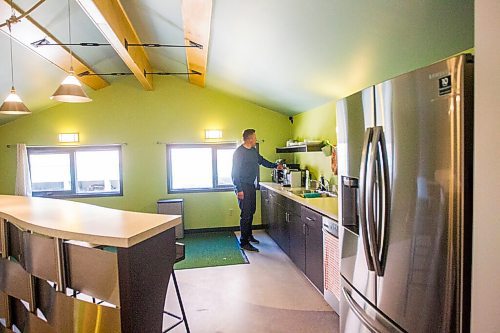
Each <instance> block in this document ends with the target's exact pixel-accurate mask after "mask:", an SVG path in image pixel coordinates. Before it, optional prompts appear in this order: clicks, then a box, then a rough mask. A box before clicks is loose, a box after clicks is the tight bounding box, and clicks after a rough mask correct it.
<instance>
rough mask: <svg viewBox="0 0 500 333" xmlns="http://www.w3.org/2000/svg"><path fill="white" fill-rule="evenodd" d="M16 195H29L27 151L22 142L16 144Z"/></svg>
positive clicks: (30, 192)
mask: <svg viewBox="0 0 500 333" xmlns="http://www.w3.org/2000/svg"><path fill="white" fill-rule="evenodd" d="M15 193H16V195H24V196H28V197H31V194H32V191H31V178H30V166H29V163H28V151H27V150H26V145H25V144H24V143H18V144H17V173H16V192H15Z"/></svg>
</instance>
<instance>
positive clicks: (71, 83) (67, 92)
mask: <svg viewBox="0 0 500 333" xmlns="http://www.w3.org/2000/svg"><path fill="white" fill-rule="evenodd" d="M50 99H53V100H55V101H59V102H67V103H86V102H91V101H92V99H91V98H90V97H88V96H87V94H86V93H85V90H83V87H82V84H81V83H80V81H78V79H77V78H76V76H75V73H74V72H73V71H70V72H69V75H68V76H67V77H66V78H65V79H64V81H63V82H62V83H61V85H60V86H59V88H57V90H56V91H55V92H54V93H53V94H52V96H50Z"/></svg>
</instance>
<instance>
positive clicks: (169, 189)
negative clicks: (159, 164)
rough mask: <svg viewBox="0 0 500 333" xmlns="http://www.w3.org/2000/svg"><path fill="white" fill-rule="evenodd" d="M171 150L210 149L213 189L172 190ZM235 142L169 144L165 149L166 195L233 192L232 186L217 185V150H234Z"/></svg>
mask: <svg viewBox="0 0 500 333" xmlns="http://www.w3.org/2000/svg"><path fill="white" fill-rule="evenodd" d="M172 148H181V149H189V148H211V149H212V184H214V186H213V187H198V188H183V189H174V188H172V180H173V179H172ZM236 148H238V143H237V142H223V143H222V142H221V143H169V144H167V145H166V149H167V192H168V193H206V192H230V191H234V185H233V184H231V185H218V169H217V150H218V149H236Z"/></svg>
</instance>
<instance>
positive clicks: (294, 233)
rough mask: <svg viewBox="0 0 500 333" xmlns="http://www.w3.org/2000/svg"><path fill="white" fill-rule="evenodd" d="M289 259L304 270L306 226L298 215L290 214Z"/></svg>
mask: <svg viewBox="0 0 500 333" xmlns="http://www.w3.org/2000/svg"><path fill="white" fill-rule="evenodd" d="M289 225H290V259H292V261H293V262H294V263H295V265H296V266H297V267H298V268H299V269H300V270H301V271H302V272H304V273H305V271H306V226H305V224H304V223H303V222H302V218H301V216H300V215H296V214H291V215H290V224H289Z"/></svg>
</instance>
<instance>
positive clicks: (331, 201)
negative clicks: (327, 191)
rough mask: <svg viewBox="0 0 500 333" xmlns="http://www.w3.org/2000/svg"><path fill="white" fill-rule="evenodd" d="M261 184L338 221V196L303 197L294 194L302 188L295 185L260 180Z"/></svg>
mask: <svg viewBox="0 0 500 333" xmlns="http://www.w3.org/2000/svg"><path fill="white" fill-rule="evenodd" d="M259 184H260V186H263V187H265V188H267V189H269V190H271V191H273V192H276V193H279V194H281V195H283V196H285V197H287V198H289V199H291V200H293V201H296V202H298V203H300V204H301V205H303V206H306V207H309V208H311V209H312V210H315V211H317V212H318V213H321V214H323V215H325V216H327V217H329V218H332V219H334V220H335V221H338V215H339V214H338V199H337V198H336V197H321V198H302V197H300V196H298V195H296V194H293V193H292V192H291V191H292V190H300V189H301V188H299V187H295V188H290V187H283V186H281V184H276V183H268V182H260V183H259Z"/></svg>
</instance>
